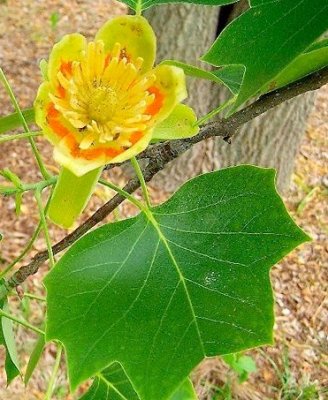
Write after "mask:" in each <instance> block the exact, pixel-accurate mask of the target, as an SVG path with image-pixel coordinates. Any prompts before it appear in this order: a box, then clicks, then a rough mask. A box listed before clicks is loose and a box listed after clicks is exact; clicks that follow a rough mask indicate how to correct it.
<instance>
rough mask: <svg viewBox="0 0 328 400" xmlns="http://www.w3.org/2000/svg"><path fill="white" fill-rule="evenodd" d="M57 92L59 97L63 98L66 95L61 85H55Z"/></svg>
mask: <svg viewBox="0 0 328 400" xmlns="http://www.w3.org/2000/svg"><path fill="white" fill-rule="evenodd" d="M57 92H58V95H59V97H60V98H61V99H64V98H65V96H66V90H65V88H63V87H62V85H58V86H57Z"/></svg>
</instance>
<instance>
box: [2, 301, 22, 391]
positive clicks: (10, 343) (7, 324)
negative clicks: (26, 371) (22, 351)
mask: <svg viewBox="0 0 328 400" xmlns="http://www.w3.org/2000/svg"><path fill="white" fill-rule="evenodd" d="M0 308H1V309H2V310H3V311H5V312H8V311H9V307H8V302H7V300H4V301H1V302H0ZM0 345H3V346H4V347H5V349H6V361H5V370H6V374H7V384H8V385H9V384H10V383H11V382H12V381H13V379H14V378H16V376H17V375H19V374H20V371H19V362H18V356H17V350H16V343H15V339H14V332H13V325H12V321H11V320H10V319H8V318H5V317H0Z"/></svg>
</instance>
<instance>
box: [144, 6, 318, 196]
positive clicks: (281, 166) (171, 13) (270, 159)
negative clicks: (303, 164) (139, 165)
mask: <svg viewBox="0 0 328 400" xmlns="http://www.w3.org/2000/svg"><path fill="white" fill-rule="evenodd" d="M245 7H247V2H245V3H244V4H243V3H242V2H240V3H237V4H236V5H235V6H230V8H229V9H228V14H227V8H225V9H223V8H221V9H219V8H218V7H204V6H195V5H182V4H179V5H163V6H160V7H154V8H152V9H150V10H149V11H147V18H148V19H149V20H150V23H151V24H152V26H153V28H154V30H155V32H156V34H157V39H158V53H157V54H158V60H159V61H161V60H164V59H176V60H180V61H184V62H187V63H190V64H194V65H200V62H199V61H198V58H199V57H200V56H201V55H202V54H203V53H204V52H205V51H206V50H207V49H208V48H209V47H210V45H211V44H212V43H213V41H214V39H215V37H216V33H217V31H221V30H222V29H223V28H224V24H226V23H227V22H229V21H230V20H231V19H233V18H235V17H236V16H237V15H239V14H240V13H241V12H242V11H243V10H245ZM222 10H224V14H222ZM220 13H221V15H220ZM219 16H220V18H219ZM219 22H220V25H219ZM204 66H205V64H204V63H203V64H202V67H203V68H204ZM188 91H189V97H188V101H187V103H188V104H190V105H192V106H193V107H194V108H195V110H196V112H197V114H198V116H202V115H204V114H206V113H207V112H208V111H210V110H212V109H213V108H215V107H217V106H218V105H219V104H221V103H222V102H224V101H225V100H226V99H227V97H228V96H229V93H228V91H227V90H226V89H225V88H223V87H220V86H219V85H216V84H212V83H210V82H207V81H201V80H198V79H188ZM313 104H314V94H313V93H308V94H306V95H305V96H303V97H298V98H297V99H293V100H290V101H289V102H288V103H287V104H283V105H281V106H279V107H277V108H276V109H274V110H271V111H270V112H268V113H267V114H265V115H263V116H261V117H259V118H257V119H255V120H254V121H252V122H250V123H248V124H246V125H244V126H243V127H242V128H241V130H240V133H239V135H237V137H236V138H234V140H233V142H232V144H230V145H229V144H226V143H223V142H222V139H209V140H207V141H205V142H202V143H199V144H198V145H197V146H194V148H192V149H191V150H190V151H188V152H187V153H186V154H184V155H183V156H181V157H180V158H179V159H178V160H176V161H174V162H172V163H171V164H170V165H168V167H167V168H166V169H165V170H164V171H162V172H161V173H159V174H158V176H157V177H156V178H155V179H154V181H153V182H152V185H154V186H155V187H157V188H161V189H162V190H165V191H168V192H172V191H174V190H176V188H177V187H178V186H180V185H181V184H182V183H183V182H185V180H186V179H188V178H191V177H193V176H196V175H199V174H201V173H203V172H207V171H211V170H215V169H218V168H222V167H226V166H231V165H237V164H255V165H259V166H263V167H274V168H276V169H277V171H278V176H277V185H278V189H279V190H280V191H285V190H286V189H287V188H288V186H289V183H290V179H291V175H292V172H293V167H294V159H295V156H296V154H297V152H298V149H299V146H300V143H301V140H302V137H303V135H304V133H305V130H306V121H307V119H308V116H309V114H310V112H311V110H312V107H313Z"/></svg>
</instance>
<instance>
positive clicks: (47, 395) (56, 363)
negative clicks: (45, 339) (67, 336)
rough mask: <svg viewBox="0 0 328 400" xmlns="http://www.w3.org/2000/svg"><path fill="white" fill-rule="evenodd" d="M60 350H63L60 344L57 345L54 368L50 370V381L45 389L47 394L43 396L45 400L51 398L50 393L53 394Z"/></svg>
mask: <svg viewBox="0 0 328 400" xmlns="http://www.w3.org/2000/svg"><path fill="white" fill-rule="evenodd" d="M62 350H63V346H62V345H61V344H58V350H57V356H56V361H55V365H54V368H53V370H52V374H51V377H50V381H49V384H48V389H47V393H46V396H45V400H51V398H52V393H53V390H54V385H55V380H56V377H57V373H58V369H59V365H60V359H61V355H62Z"/></svg>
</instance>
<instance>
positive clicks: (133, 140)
mask: <svg viewBox="0 0 328 400" xmlns="http://www.w3.org/2000/svg"><path fill="white" fill-rule="evenodd" d="M142 136H143V133H142V132H134V133H132V135H131V136H130V137H129V141H130V142H131V143H132V144H135V143H137V142H138V141H139V140H140V139H141V138H142Z"/></svg>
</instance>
